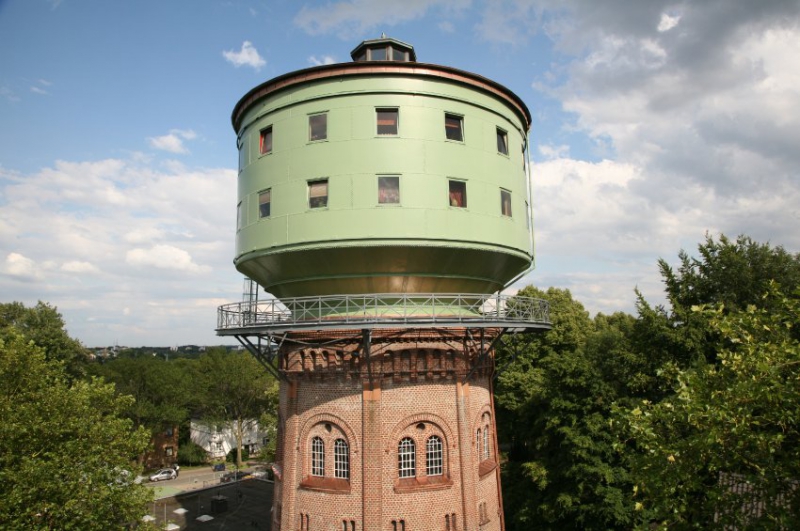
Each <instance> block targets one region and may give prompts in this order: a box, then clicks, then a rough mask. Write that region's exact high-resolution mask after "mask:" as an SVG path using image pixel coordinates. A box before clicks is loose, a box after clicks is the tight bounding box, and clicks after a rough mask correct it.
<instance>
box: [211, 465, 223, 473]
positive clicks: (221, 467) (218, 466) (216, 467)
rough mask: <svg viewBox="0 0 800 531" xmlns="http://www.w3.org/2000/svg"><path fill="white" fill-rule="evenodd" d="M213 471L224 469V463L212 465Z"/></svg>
mask: <svg viewBox="0 0 800 531" xmlns="http://www.w3.org/2000/svg"><path fill="white" fill-rule="evenodd" d="M213 469H214V472H222V471H224V470H225V463H217V464H216V465H214V466H213Z"/></svg>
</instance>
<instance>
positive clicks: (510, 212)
mask: <svg viewBox="0 0 800 531" xmlns="http://www.w3.org/2000/svg"><path fill="white" fill-rule="evenodd" d="M506 198H507V199H508V200H507V201H506ZM506 206H508V212H506ZM500 215H501V216H503V217H507V218H512V217H514V216H513V209H512V208H511V190H506V189H505V188H500Z"/></svg>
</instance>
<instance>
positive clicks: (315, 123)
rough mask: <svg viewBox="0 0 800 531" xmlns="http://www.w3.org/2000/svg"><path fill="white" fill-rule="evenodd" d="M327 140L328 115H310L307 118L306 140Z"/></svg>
mask: <svg viewBox="0 0 800 531" xmlns="http://www.w3.org/2000/svg"><path fill="white" fill-rule="evenodd" d="M326 138H328V114H327V113H320V114H312V115H311V116H309V117H308V139H309V140H311V141H313V140H325V139H326Z"/></svg>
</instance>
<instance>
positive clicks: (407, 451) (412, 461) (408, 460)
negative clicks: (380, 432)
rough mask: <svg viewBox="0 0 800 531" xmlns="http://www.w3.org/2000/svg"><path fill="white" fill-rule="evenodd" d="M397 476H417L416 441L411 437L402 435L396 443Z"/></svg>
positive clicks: (408, 477)
mask: <svg viewBox="0 0 800 531" xmlns="http://www.w3.org/2000/svg"><path fill="white" fill-rule="evenodd" d="M397 477H399V478H400V479H411V478H415V477H417V443H416V442H414V439H412V438H411V437H403V438H402V439H400V442H399V443H398V444H397Z"/></svg>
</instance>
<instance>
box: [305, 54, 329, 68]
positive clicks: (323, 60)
mask: <svg viewBox="0 0 800 531" xmlns="http://www.w3.org/2000/svg"><path fill="white" fill-rule="evenodd" d="M308 62H309V64H311V65H313V66H321V65H332V64H334V63H336V59H334V58H333V56H332V55H323V56H322V57H320V58H317V56H316V55H312V56H311V57H309V58H308Z"/></svg>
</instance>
